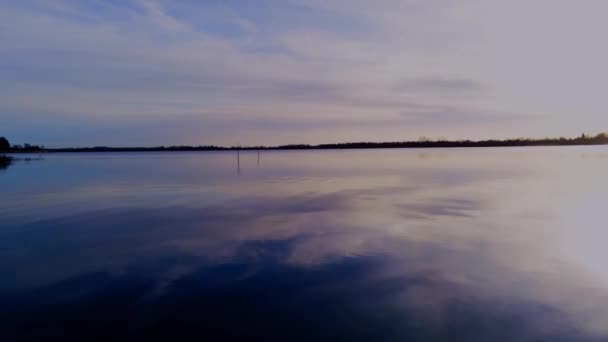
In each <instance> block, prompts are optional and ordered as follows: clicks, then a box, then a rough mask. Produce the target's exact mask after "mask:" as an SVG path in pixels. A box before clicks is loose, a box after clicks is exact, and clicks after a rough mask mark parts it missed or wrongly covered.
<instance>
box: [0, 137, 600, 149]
mask: <svg viewBox="0 0 608 342" xmlns="http://www.w3.org/2000/svg"><path fill="white" fill-rule="evenodd" d="M607 144H608V134H607V133H600V134H598V135H586V134H582V135H581V136H579V137H576V138H564V137H562V138H544V139H528V138H518V139H507V140H477V141H474V140H446V139H438V140H431V139H428V138H420V139H419V140H418V141H394V142H351V143H339V144H320V145H304V144H292V145H281V146H247V147H240V146H232V147H223V146H214V145H203V146H169V147H166V146H158V147H106V146H96V147H72V148H55V149H45V148H44V147H42V146H37V145H29V144H25V145H23V146H21V145H13V146H10V145H8V141H7V140H6V139H4V138H0V151H2V150H4V151H5V152H6V151H8V152H17V153H18V152H143V151H223V150H310V149H370V148H439V147H506V146H574V145H607ZM6 146H9V148H8V149H6Z"/></svg>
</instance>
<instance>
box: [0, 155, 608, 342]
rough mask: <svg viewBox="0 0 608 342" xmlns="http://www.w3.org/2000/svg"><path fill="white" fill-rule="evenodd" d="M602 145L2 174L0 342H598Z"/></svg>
mask: <svg viewBox="0 0 608 342" xmlns="http://www.w3.org/2000/svg"><path fill="white" fill-rule="evenodd" d="M607 175H608V148H607V147H556V148H502V149H433V150H352V151H351V150H343V151H275V152H266V151H265V152H262V153H261V156H260V158H259V160H258V157H257V154H256V153H255V152H242V153H241V156H240V165H239V166H237V160H236V154H235V153H234V152H210V153H209V152H208V153H196V152H195V153H117V154H114V153H104V154H84V153H83V154H52V155H43V156H42V158H41V159H40V160H31V161H25V160H19V161H16V162H14V163H13V164H12V165H10V166H9V167H8V168H5V169H2V170H0V335H2V336H0V339H2V340H4V341H12V340H28V339H31V340H38V339H40V338H42V337H54V338H63V339H70V338H73V339H86V338H87V337H92V336H95V337H102V338H103V337H106V338H108V339H121V340H124V339H133V338H146V337H147V338H167V339H168V338H177V337H199V338H201V339H207V340H222V339H230V338H241V339H242V340H256V339H259V340H281V341H285V340H332V341H337V340H349V341H352V340H371V341H378V340H385V341H397V340H399V341H404V340H406V341H607V340H608V262H606V261H607V260H608V249H607V248H606V244H607V243H608V230H607V229H606V228H607V221H608V203H607V199H608V182H607V181H606V176H607Z"/></svg>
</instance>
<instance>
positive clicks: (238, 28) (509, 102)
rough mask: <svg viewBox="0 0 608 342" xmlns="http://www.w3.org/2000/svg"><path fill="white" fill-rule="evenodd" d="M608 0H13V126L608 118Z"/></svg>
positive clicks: (316, 126)
mask: <svg viewBox="0 0 608 342" xmlns="http://www.w3.org/2000/svg"><path fill="white" fill-rule="evenodd" d="M607 10H608V3H606V2H605V1H602V0H586V1H574V0H537V1H524V0H514V1H499V0H490V1H485V0H459V1H448V0H409V1H408V0H379V1H363V0H336V1H321V0H281V1H279V0H260V1H245V0H242V1H194V0H192V1H152V0H150V1H147V0H139V1H133V0H125V1H119V0H112V1H75V0H63V1H30V0H23V1H9V0H0V75H1V77H0V119H1V122H2V124H1V126H0V127H1V128H2V129H1V130H0V134H1V135H5V136H7V137H8V138H9V139H11V141H14V142H15V143H23V142H30V143H36V144H45V145H47V146H84V145H86V146H92V145H100V144H103V145H109V146H117V145H123V146H124V145H172V144H196V145H198V144H221V145H234V144H237V143H240V144H243V145H257V144H284V143H331V142H340V141H391V140H415V139H417V138H418V137H419V136H428V137H447V138H451V139H458V138H472V139H478V138H479V139H480V138H506V137H519V136H531V137H544V136H556V135H568V136H573V135H578V134H580V133H582V132H583V131H584V132H589V133H598V132H601V131H605V130H608V114H607V113H606V107H607V106H606V103H605V95H604V91H605V80H606V79H607V78H608V68H607V67H606V65H605V63H606V61H607V60H608V48H606V47H605V44H604V43H603V40H604V37H603V36H604V34H605V32H607V31H608V23H607V22H606V20H605V18H604V17H605V13H606V11H607Z"/></svg>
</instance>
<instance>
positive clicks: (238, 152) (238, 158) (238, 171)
mask: <svg viewBox="0 0 608 342" xmlns="http://www.w3.org/2000/svg"><path fill="white" fill-rule="evenodd" d="M236 174H237V175H239V176H240V175H241V145H238V146H237V148H236Z"/></svg>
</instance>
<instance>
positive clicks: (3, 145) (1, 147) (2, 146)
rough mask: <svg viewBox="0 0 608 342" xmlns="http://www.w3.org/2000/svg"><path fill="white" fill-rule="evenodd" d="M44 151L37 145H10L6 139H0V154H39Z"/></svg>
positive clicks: (42, 147)
mask: <svg viewBox="0 0 608 342" xmlns="http://www.w3.org/2000/svg"><path fill="white" fill-rule="evenodd" d="M41 151H45V148H44V146H38V145H30V144H23V145H11V144H10V142H9V141H8V139H6V138H5V137H0V152H41Z"/></svg>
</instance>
